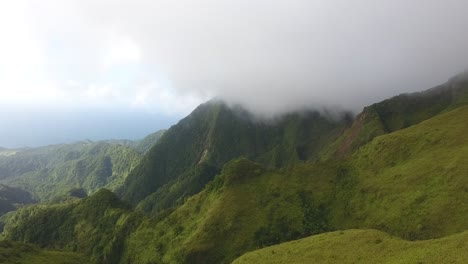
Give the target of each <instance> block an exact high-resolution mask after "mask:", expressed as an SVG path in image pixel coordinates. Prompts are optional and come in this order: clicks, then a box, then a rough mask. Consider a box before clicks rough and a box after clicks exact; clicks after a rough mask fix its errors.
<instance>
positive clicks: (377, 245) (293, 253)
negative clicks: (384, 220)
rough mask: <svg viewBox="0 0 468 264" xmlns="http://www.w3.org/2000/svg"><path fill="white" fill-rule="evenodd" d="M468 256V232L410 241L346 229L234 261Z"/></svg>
mask: <svg viewBox="0 0 468 264" xmlns="http://www.w3.org/2000/svg"><path fill="white" fill-rule="evenodd" d="M467 259H468V231H466V232H463V233H461V234H456V235H452V236H448V237H444V238H439V239H431V240H423V241H406V240H403V239H400V238H397V237H394V236H390V235H388V234H386V233H384V232H381V231H376V230H345V231H336V232H332V233H324V234H320V235H316V236H311V237H308V238H303V239H300V240H296V241H292V242H287V243H283V244H279V245H276V246H272V247H267V248H263V249H261V250H257V251H253V252H249V253H247V254H245V255H243V256H242V257H240V258H238V259H236V260H235V261H234V262H233V264H263V263H265V264H303V263H323V264H326V263H330V264H332V263H342V264H350V263H363V264H366V263H368V264H392V263H425V264H440V263H453V264H464V263H466V260H467Z"/></svg>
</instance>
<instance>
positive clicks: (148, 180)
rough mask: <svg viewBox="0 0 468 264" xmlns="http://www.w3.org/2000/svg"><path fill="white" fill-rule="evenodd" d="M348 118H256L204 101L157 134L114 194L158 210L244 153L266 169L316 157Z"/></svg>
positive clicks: (177, 202)
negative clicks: (155, 140) (120, 187)
mask: <svg viewBox="0 0 468 264" xmlns="http://www.w3.org/2000/svg"><path fill="white" fill-rule="evenodd" d="M350 119H351V118H350V117H349V116H346V114H344V113H343V114H342V117H336V118H332V117H328V116H324V115H323V114H319V113H318V112H314V111H307V112H304V113H295V114H289V115H286V116H284V117H281V118H278V119H277V120H274V121H271V120H270V121H259V120H256V119H255V118H254V117H253V116H251V114H249V113H247V112H246V111H245V110H243V109H241V108H230V107H228V106H226V105H225V104H224V103H221V102H216V101H210V102H208V103H205V104H203V105H201V106H199V107H198V108H197V109H195V110H194V111H193V112H192V113H191V114H190V115H189V116H188V117H186V118H184V119H182V120H181V121H180V122H179V123H178V124H177V125H175V126H173V127H171V128H170V129H169V130H168V131H167V132H166V133H165V134H164V135H163V136H162V138H161V140H160V141H159V142H158V143H157V144H156V145H155V146H154V147H153V148H152V149H151V150H150V151H149V152H148V153H147V155H146V156H145V157H144V158H143V161H142V162H141V164H140V165H139V166H138V167H137V168H136V169H135V170H133V171H132V173H131V174H130V176H129V177H128V178H127V180H126V181H125V184H124V186H123V188H122V190H121V191H120V193H121V194H122V196H123V198H124V199H126V200H128V201H130V202H131V203H132V204H134V205H137V204H138V207H139V208H141V209H143V210H145V211H153V212H160V211H162V210H164V209H167V208H170V207H173V206H175V205H180V204H181V203H182V202H183V200H184V199H185V198H187V197H189V196H191V195H193V194H196V193H198V192H199V191H201V190H202V189H203V187H204V186H205V184H206V183H207V182H209V181H210V180H212V179H213V178H214V176H215V175H216V174H217V173H218V172H219V171H220V170H221V168H222V166H223V165H224V164H225V163H226V162H228V161H230V160H231V159H233V158H238V157H240V156H245V157H246V158H249V159H251V160H254V161H257V162H259V163H261V164H263V165H265V166H268V167H282V166H286V165H289V164H296V163H299V162H301V161H304V160H314V159H317V158H318V153H319V151H320V150H321V149H322V148H323V147H324V146H325V145H327V144H329V143H330V142H332V141H333V140H335V139H336V138H337V137H338V136H339V135H340V133H341V131H342V130H343V129H344V128H345V127H346V126H347V125H348V123H350V122H351V121H350Z"/></svg>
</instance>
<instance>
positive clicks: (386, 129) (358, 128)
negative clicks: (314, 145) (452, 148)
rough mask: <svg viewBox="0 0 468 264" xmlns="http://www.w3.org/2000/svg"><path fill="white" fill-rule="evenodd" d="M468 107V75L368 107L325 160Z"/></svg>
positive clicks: (328, 150)
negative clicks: (375, 139)
mask: <svg viewBox="0 0 468 264" xmlns="http://www.w3.org/2000/svg"><path fill="white" fill-rule="evenodd" d="M467 104H468V75H467V74H466V73H465V74H459V75H457V76H455V77H453V78H451V79H450V80H449V81H447V82H446V83H444V84H442V85H439V86H436V87H434V88H432V89H429V90H426V91H422V92H416V93H410V94H401V95H398V96H395V97H392V98H390V99H387V100H384V101H382V102H379V103H375V104H372V105H370V106H368V107H365V108H364V110H363V111H362V113H361V114H359V115H358V116H357V118H356V119H355V121H354V123H353V125H352V126H351V127H350V128H348V129H347V130H345V131H344V133H343V134H342V135H341V136H340V137H339V138H338V139H337V140H336V141H335V142H334V143H333V144H330V145H329V146H328V147H327V148H325V149H324V151H322V153H321V158H322V159H327V158H336V157H343V156H348V155H350V154H352V153H353V152H354V151H355V150H356V149H358V148H359V147H361V146H363V145H365V144H366V143H367V142H370V141H371V140H372V139H373V138H374V137H376V136H379V135H383V134H386V133H392V132H395V131H398V130H400V129H403V128H407V127H409V126H412V125H415V124H419V123H420V122H422V121H424V120H427V119H430V118H432V117H434V116H436V115H438V114H441V113H445V112H449V111H451V110H453V109H455V108H457V107H460V106H464V105H467Z"/></svg>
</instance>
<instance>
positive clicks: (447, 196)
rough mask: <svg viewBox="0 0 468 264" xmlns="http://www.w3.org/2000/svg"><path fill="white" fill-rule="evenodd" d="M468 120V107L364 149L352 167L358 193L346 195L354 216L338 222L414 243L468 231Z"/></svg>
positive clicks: (354, 157) (347, 205)
mask: <svg viewBox="0 0 468 264" xmlns="http://www.w3.org/2000/svg"><path fill="white" fill-rule="evenodd" d="M467 118H468V107H461V108H458V109H456V110H453V111H451V112H449V113H446V114H442V115H439V116H436V117H434V118H432V119H430V120H427V121H425V122H422V123H420V124H419V125H416V126H413V127H410V128H407V129H404V130H400V131H397V132H394V133H391V134H388V135H385V136H381V137H377V138H375V139H374V140H373V141H372V142H370V143H369V144H367V145H366V146H364V147H362V148H361V149H359V151H358V152H357V153H355V154H354V155H353V157H352V161H351V163H350V165H351V167H352V168H353V170H354V173H355V175H356V177H355V181H357V182H358V183H357V184H356V187H355V189H354V193H350V192H349V191H348V192H342V194H341V198H342V199H344V200H343V201H349V202H347V203H343V204H344V205H345V206H346V208H347V210H348V211H351V213H352V217H347V216H345V215H343V216H341V217H338V218H337V219H336V222H337V223H338V222H339V223H346V222H347V221H350V226H353V225H355V223H360V226H363V227H372V228H377V229H381V230H385V231H389V232H390V231H391V233H392V234H395V235H398V236H401V237H405V238H409V239H424V238H431V237H440V236H443V235H447V234H452V233H455V232H460V231H464V230H465V229H466V228H468V227H467V224H468V204H467V203H466V201H468V187H467V186H468V178H467V177H465V175H467V174H468V163H466V162H464V160H465V159H466V157H467V156H468V138H467V137H466V135H467V133H468V123H467V122H466V120H467ZM447 219H450V223H448V221H447Z"/></svg>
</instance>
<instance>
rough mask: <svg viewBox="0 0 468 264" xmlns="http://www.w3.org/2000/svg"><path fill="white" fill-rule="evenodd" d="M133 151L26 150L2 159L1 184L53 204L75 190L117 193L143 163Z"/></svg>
mask: <svg viewBox="0 0 468 264" xmlns="http://www.w3.org/2000/svg"><path fill="white" fill-rule="evenodd" d="M140 159H141V154H140V153H138V152H137V151H136V150H134V149H133V148H130V147H125V146H122V145H119V144H110V143H105V142H90V141H83V142H78V143H75V144H61V145H51V146H46V147H39V148H32V149H24V150H20V151H18V152H17V153H16V154H14V155H11V156H7V157H0V182H1V183H4V184H7V185H10V186H17V187H20V188H22V189H25V190H27V191H29V192H31V193H32V194H33V195H34V197H36V198H38V199H39V200H41V201H50V200H52V199H54V198H58V197H60V196H63V195H65V194H67V193H68V191H69V190H70V189H73V188H83V189H84V190H85V191H86V192H87V193H92V192H95V191H96V190H98V189H100V188H103V187H106V188H110V189H116V188H117V187H118V186H119V185H121V184H122V183H123V181H124V179H125V177H127V175H128V174H129V172H130V171H131V170H132V169H133V168H134V167H136V165H137V164H138V163H139V162H140Z"/></svg>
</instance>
